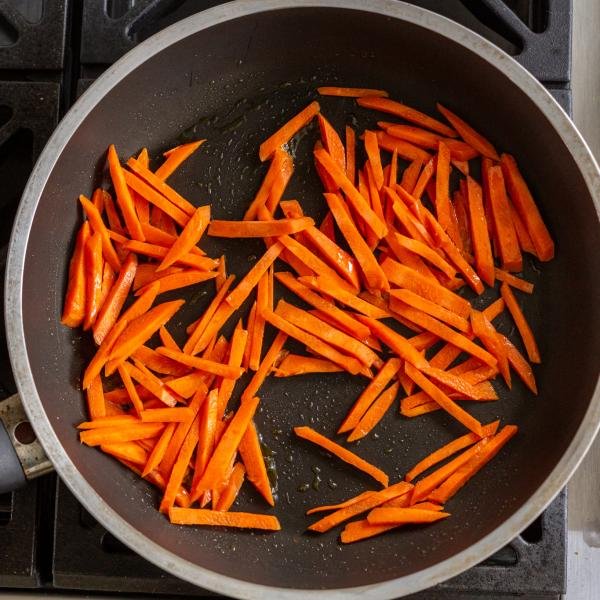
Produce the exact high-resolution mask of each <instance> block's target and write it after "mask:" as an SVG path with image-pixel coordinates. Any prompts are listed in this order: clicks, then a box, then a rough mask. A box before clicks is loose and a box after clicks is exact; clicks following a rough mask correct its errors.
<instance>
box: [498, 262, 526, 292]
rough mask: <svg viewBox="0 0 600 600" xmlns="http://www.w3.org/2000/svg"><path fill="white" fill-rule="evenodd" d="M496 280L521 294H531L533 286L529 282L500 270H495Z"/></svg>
mask: <svg viewBox="0 0 600 600" xmlns="http://www.w3.org/2000/svg"><path fill="white" fill-rule="evenodd" d="M496 279H499V280H500V281H504V282H505V283H507V284H508V285H509V286H510V287H513V288H515V289H517V290H520V291H521V292H525V293H526V294H533V288H534V285H533V283H531V282H530V281H525V279H521V278H520V277H517V276H516V275H513V274H512V273H508V272H506V271H503V270H502V269H498V268H497V269H496Z"/></svg>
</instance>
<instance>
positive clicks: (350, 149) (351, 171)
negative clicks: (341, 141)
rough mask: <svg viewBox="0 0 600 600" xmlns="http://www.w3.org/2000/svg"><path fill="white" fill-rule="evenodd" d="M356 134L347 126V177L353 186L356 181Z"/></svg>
mask: <svg viewBox="0 0 600 600" xmlns="http://www.w3.org/2000/svg"><path fill="white" fill-rule="evenodd" d="M355 156H356V134H355V133H354V129H352V127H350V126H349V125H346V177H347V178H348V180H349V181H350V183H351V184H352V185H354V182H355V181H356V158H355Z"/></svg>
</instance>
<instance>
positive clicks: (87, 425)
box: [77, 392, 140, 429]
mask: <svg viewBox="0 0 600 600" xmlns="http://www.w3.org/2000/svg"><path fill="white" fill-rule="evenodd" d="M107 393H110V392H107ZM105 400H106V397H105ZM139 422H140V420H139V419H138V417H137V416H135V415H128V414H124V413H118V414H114V415H108V414H107V415H106V416H100V417H95V418H94V420H93V421H83V422H82V423H79V425H77V429H97V428H98V427H114V426H117V427H120V426H121V425H131V424H132V423H139Z"/></svg>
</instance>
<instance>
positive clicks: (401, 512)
mask: <svg viewBox="0 0 600 600" xmlns="http://www.w3.org/2000/svg"><path fill="white" fill-rule="evenodd" d="M449 516H450V513H447V512H436V511H433V510H420V509H415V508H375V509H373V510H372V511H371V512H370V513H369V514H368V515H367V521H368V522H369V523H370V524H371V525H403V524H405V523H433V522H435V521H439V520H441V519H445V518H447V517H449Z"/></svg>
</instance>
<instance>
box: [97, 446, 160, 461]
mask: <svg viewBox="0 0 600 600" xmlns="http://www.w3.org/2000/svg"><path fill="white" fill-rule="evenodd" d="M100 450H102V452H104V453H106V454H110V455H111V456H114V457H115V458H118V459H121V460H128V461H131V462H132V463H134V464H137V465H140V466H141V465H144V464H146V461H147V460H148V452H147V451H146V450H144V448H142V447H141V446H140V445H139V442H118V443H113V444H101V445H100Z"/></svg>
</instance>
